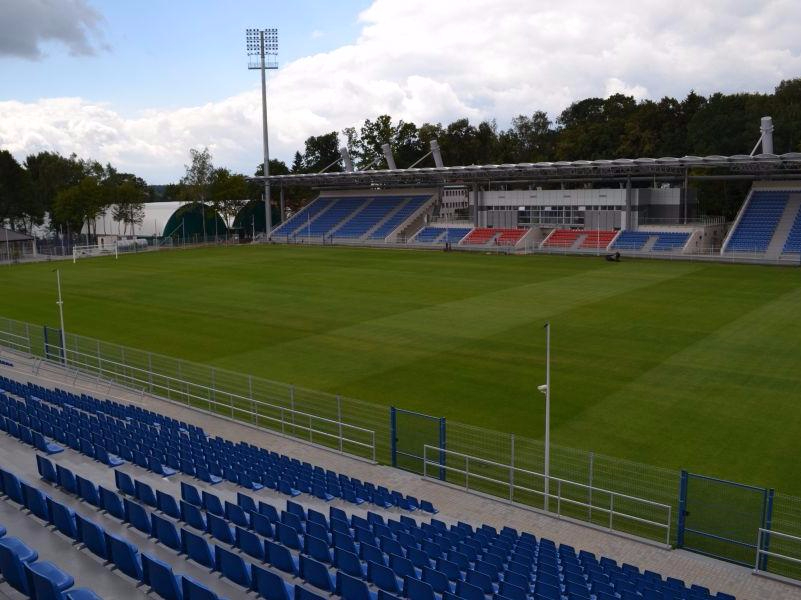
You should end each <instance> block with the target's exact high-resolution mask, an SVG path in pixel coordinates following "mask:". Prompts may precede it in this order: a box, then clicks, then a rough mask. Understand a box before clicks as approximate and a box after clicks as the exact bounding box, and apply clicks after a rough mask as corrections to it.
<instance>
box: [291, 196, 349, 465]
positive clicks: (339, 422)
mask: <svg viewBox="0 0 801 600" xmlns="http://www.w3.org/2000/svg"><path fill="white" fill-rule="evenodd" d="M282 189H283V188H282ZM337 426H338V428H339V451H340V452H342V450H343V448H342V444H343V442H342V397H341V396H340V395H339V394H337Z"/></svg>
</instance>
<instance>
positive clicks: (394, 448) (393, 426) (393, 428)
mask: <svg viewBox="0 0 801 600" xmlns="http://www.w3.org/2000/svg"><path fill="white" fill-rule="evenodd" d="M389 447H390V454H391V455H392V466H393V467H397V466H398V417H397V414H396V411H395V407H394V406H390V407H389ZM423 461H425V458H423Z"/></svg>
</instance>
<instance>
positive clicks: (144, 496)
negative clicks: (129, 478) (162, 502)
mask: <svg viewBox="0 0 801 600" xmlns="http://www.w3.org/2000/svg"><path fill="white" fill-rule="evenodd" d="M134 490H135V491H136V493H135V496H136V498H137V500H139V501H140V502H144V503H145V504H147V505H148V506H152V507H153V508H156V507H158V502H157V500H156V494H155V492H154V491H153V488H152V487H150V486H149V485H148V484H146V483H145V482H143V481H139V480H138V479H135V480H134Z"/></svg>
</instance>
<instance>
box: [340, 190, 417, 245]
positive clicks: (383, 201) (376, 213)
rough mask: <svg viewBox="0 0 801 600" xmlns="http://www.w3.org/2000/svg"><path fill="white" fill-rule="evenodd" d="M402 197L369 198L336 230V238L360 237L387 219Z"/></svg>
mask: <svg viewBox="0 0 801 600" xmlns="http://www.w3.org/2000/svg"><path fill="white" fill-rule="evenodd" d="M400 200H401V198H399V197H397V196H383V197H379V198H373V199H372V200H368V204H367V206H365V207H364V208H363V209H362V210H361V211H359V212H358V213H356V215H355V216H353V217H351V218H350V219H349V220H348V221H346V222H345V223H344V224H343V225H342V226H341V227H340V228H339V229H337V230H336V231H335V232H334V234H333V235H334V237H335V238H345V239H358V238H361V237H362V236H363V235H364V234H366V233H367V232H368V231H370V229H372V228H373V227H375V226H376V225H377V224H378V223H379V222H381V220H383V219H385V218H386V217H387V215H389V213H390V212H392V210H393V209H394V208H395V207H397V206H398V204H399V202H400Z"/></svg>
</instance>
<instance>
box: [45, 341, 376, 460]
mask: <svg viewBox="0 0 801 600" xmlns="http://www.w3.org/2000/svg"><path fill="white" fill-rule="evenodd" d="M45 347H46V348H48V350H55V351H58V352H59V353H60V352H62V351H64V353H65V354H64V356H65V359H66V363H67V366H73V367H75V366H76V365H77V366H78V367H82V368H83V369H85V370H88V371H90V372H95V373H97V374H98V376H103V375H109V376H111V377H112V378H115V379H123V380H127V381H128V382H135V383H138V384H142V385H143V386H144V388H145V389H150V390H153V389H157V390H162V391H166V392H167V398H171V394H172V393H178V394H179V395H182V396H184V397H185V398H186V399H187V402H186V403H187V404H189V400H190V399H194V400H197V401H200V402H204V403H207V405H208V408H209V411H208V412H211V406H212V405H214V406H219V407H223V408H227V409H229V410H230V413H231V417H232V418H234V413H235V412H238V413H241V414H244V415H248V416H250V417H253V418H254V419H253V420H258V419H265V420H268V421H271V422H275V423H280V424H281V432H282V433H286V429H287V428H288V427H291V428H292V429H300V430H301V431H308V432H309V441H310V442H311V441H313V437H314V435H322V436H324V437H328V438H333V439H335V440H337V441H338V442H339V443H338V450H339V452H342V453H344V452H345V450H344V447H345V444H348V445H355V446H359V447H363V448H367V449H368V450H369V453H370V458H371V460H373V461H375V460H376V444H375V431H374V430H372V429H366V428H364V427H359V426H357V425H352V424H350V423H346V422H344V421H340V420H335V419H329V418H327V417H321V416H318V415H313V414H311V413H307V412H304V411H300V410H296V409H294V408H287V407H284V406H279V405H276V404H271V403H269V402H264V401H263V400H258V399H256V398H249V397H246V396H241V395H239V394H235V393H233V392H229V391H226V390H221V389H218V388H216V387H209V386H205V385H202V384H199V383H194V382H192V381H188V380H185V379H179V378H177V377H173V376H171V375H165V374H162V373H159V372H157V371H152V370H147V369H144V368H141V367H136V366H133V365H129V364H125V363H121V362H117V361H114V360H110V359H107V358H102V357H100V356H99V355H94V354H88V353H86V352H80V351H78V350H74V349H71V348H69V347H67V348H62V346H61V345H60V344H53V343H50V342H46V343H45ZM54 353H55V352H54ZM76 356H77V357H85V358H91V359H95V360H97V364H93V363H90V362H88V361H82V360H77V359H76V358H75V357H76ZM104 365H105V366H106V368H104ZM108 366H117V367H121V368H122V369H125V370H128V371H129V372H138V373H142V374H145V375H150V376H151V377H149V378H148V379H139V378H137V377H134V376H133V375H132V374H131V373H124V372H123V373H119V372H118V371H116V370H111V369H108ZM153 375H155V376H156V377H157V378H160V379H164V380H166V381H167V386H166V387H165V386H164V385H163V384H160V383H157V382H155V381H153V377H152V376H153ZM170 382H174V383H175V384H176V386H177V388H178V389H174V388H173V387H170ZM182 387H185V389H181V388H182ZM192 387H194V388H198V389H201V390H206V391H207V392H208V393H209V395H208V397H204V396H198V395H196V394H193V393H191V392H190V391H189V390H190V389H191V388H192ZM137 389H139V388H137ZM218 394H222V395H225V396H228V398H229V403H227V404H226V403H224V402H219V401H217V400H216V399H215V398H216V396H217V395H218ZM234 399H236V400H240V401H242V402H247V403H249V404H251V405H253V406H254V408H255V405H258V406H259V407H263V408H267V409H271V410H275V411H278V412H279V413H280V415H281V416H280V418H278V417H274V416H270V415H268V414H264V413H261V412H257V411H254V410H248V409H246V408H244V407H238V406H235V405H234ZM195 408H196V407H195ZM286 416H290V417H292V420H291V421H288V420H286V418H285V417H286ZM296 417H301V418H304V419H305V418H307V419H308V422H309V424H308V425H302V424H300V423H297V422H295V418H296ZM314 422H319V423H322V424H329V425H331V426H333V427H335V428H336V429H337V433H336V434H334V433H329V432H328V431H325V430H323V429H319V428H315V427H314ZM344 429H347V430H351V431H353V432H360V433H362V434H365V435H367V437H368V438H369V440H370V441H369V442H363V441H360V440H356V439H351V438H349V437H345V435H344V432H343V430H344Z"/></svg>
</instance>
